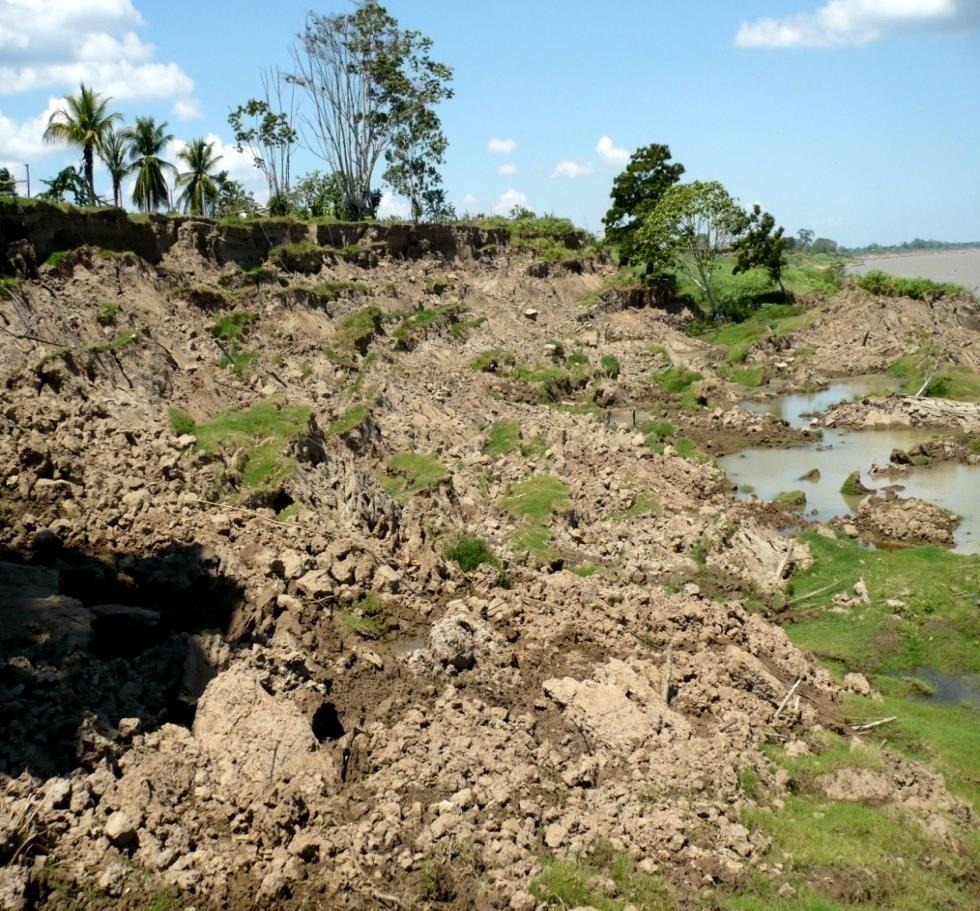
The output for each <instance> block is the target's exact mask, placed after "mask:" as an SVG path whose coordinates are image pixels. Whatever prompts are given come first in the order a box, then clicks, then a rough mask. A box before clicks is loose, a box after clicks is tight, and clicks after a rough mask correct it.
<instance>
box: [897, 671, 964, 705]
mask: <svg viewBox="0 0 980 911" xmlns="http://www.w3.org/2000/svg"><path fill="white" fill-rule="evenodd" d="M906 676H909V677H915V678H917V679H918V680H923V681H925V682H926V683H928V684H929V686H931V687H932V689H933V692H932V693H930V694H928V695H926V694H916V693H913V695H912V697H911V698H912V699H915V700H917V701H919V702H941V703H942V704H943V705H963V704H964V703H965V704H967V705H975V706H977V707H980V674H944V673H943V672H942V671H934V670H933V669H932V668H928V667H917V668H916V669H915V670H914V671H912V673H911V674H908V675H906Z"/></svg>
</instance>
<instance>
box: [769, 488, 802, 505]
mask: <svg viewBox="0 0 980 911" xmlns="http://www.w3.org/2000/svg"><path fill="white" fill-rule="evenodd" d="M772 501H773V503H775V504H776V505H777V506H782V507H784V508H786V509H803V508H804V507H805V506H806V494H805V493H804V492H803V491H802V490H784V491H783V492H782V493H778V494H776V496H775V497H773V500H772Z"/></svg>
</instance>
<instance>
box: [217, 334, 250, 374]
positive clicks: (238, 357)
mask: <svg viewBox="0 0 980 911" xmlns="http://www.w3.org/2000/svg"><path fill="white" fill-rule="evenodd" d="M257 359H258V354H257V353H256V352H255V351H248V350H247V349H245V348H239V347H238V345H237V344H235V343H232V344H231V346H230V347H229V348H228V349H227V352H226V353H225V354H223V355H221V357H220V358H219V360H218V366H219V367H221V368H223V369H225V370H230V371H231V372H232V373H234V374H235V376H237V377H238V378H239V379H240V380H244V379H246V378H247V377H248V376H250V375H251V373H252V370H253V368H254V367H255V362H256V360H257Z"/></svg>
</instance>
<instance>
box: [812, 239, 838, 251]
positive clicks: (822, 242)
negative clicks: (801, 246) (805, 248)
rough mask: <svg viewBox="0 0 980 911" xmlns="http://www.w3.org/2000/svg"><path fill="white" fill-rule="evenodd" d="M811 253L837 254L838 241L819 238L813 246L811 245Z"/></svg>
mask: <svg viewBox="0 0 980 911" xmlns="http://www.w3.org/2000/svg"><path fill="white" fill-rule="evenodd" d="M810 252H811V253H836V252H837V241H836V240H831V239H830V238H829V237H818V238H817V239H816V240H815V241H814V242H813V243H812V244H810Z"/></svg>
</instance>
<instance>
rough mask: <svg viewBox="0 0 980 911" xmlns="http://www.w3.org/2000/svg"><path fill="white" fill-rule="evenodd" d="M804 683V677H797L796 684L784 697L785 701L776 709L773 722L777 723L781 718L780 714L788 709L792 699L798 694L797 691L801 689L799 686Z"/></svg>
mask: <svg viewBox="0 0 980 911" xmlns="http://www.w3.org/2000/svg"><path fill="white" fill-rule="evenodd" d="M802 682H803V678H802V677H797V678H796V683H794V684H793V685H792V686H791V687H790V688H789V692H788V693H787V694H786V695H785V696H784V697H783V701H782V702H780V703H779V705H778V706H777V707H776V711H775V712H774V713H773V716H772V720H773V721H775V720H776V719H777V718H778V717H779V716H780V714H781V713H782V711H783V709H784V708H786V706H787V704H788V703H789V701H790V699H792V698H793V696H794V695H795V694H796V690H797V688H798V687H799V685H800V684H801V683H802Z"/></svg>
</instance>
